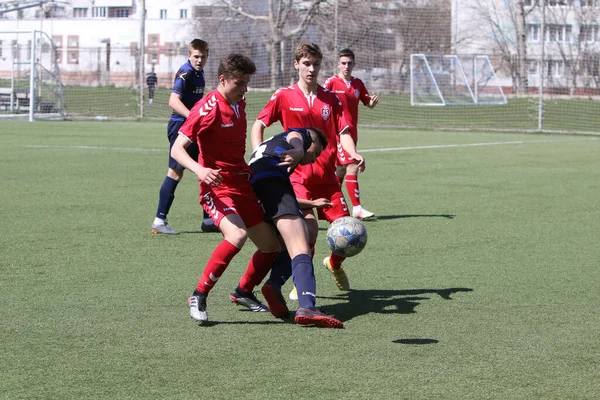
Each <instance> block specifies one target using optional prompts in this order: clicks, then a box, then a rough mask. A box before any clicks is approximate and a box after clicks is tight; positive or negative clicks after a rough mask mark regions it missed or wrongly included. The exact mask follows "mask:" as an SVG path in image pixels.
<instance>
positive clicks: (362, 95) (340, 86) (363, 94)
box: [324, 75, 371, 142]
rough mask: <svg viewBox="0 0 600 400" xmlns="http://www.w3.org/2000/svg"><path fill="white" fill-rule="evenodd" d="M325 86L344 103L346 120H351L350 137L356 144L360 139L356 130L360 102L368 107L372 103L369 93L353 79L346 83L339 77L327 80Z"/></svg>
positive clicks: (361, 84) (361, 83) (360, 82)
mask: <svg viewBox="0 0 600 400" xmlns="http://www.w3.org/2000/svg"><path fill="white" fill-rule="evenodd" d="M324 86H325V88H326V89H328V90H330V91H332V92H333V93H335V94H336V95H337V96H338V97H339V99H340V101H341V102H342V106H343V108H344V112H345V113H346V118H349V121H348V123H349V124H350V127H349V130H350V135H352V138H353V139H354V141H355V142H356V140H357V139H358V138H357V129H356V126H357V125H358V102H359V101H360V102H362V103H363V104H364V105H368V104H369V102H370V101H371V97H370V96H369V91H368V90H367V88H366V86H365V84H364V83H363V81H361V80H360V79H358V78H352V79H351V80H350V81H346V80H344V79H342V78H340V77H339V76H338V75H335V76H332V77H331V78H329V79H327V80H326V81H325V85H324Z"/></svg>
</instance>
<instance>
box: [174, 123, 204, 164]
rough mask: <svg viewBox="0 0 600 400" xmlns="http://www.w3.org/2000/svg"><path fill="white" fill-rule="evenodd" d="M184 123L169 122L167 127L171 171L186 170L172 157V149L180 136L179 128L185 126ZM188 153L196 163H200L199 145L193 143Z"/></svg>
mask: <svg viewBox="0 0 600 400" xmlns="http://www.w3.org/2000/svg"><path fill="white" fill-rule="evenodd" d="M184 122H185V120H183V121H173V120H172V119H171V120H169V125H168V126H167V138H168V139H169V168H171V169H185V168H184V167H183V165H181V164H179V163H178V162H177V161H175V159H174V158H173V157H171V149H172V148H173V143H175V140H176V139H177V136H179V128H181V125H183V123H184ZM187 153H188V154H189V155H190V157H192V158H193V159H194V161H198V153H199V151H198V143H196V142H193V143H190V145H189V146H188V148H187Z"/></svg>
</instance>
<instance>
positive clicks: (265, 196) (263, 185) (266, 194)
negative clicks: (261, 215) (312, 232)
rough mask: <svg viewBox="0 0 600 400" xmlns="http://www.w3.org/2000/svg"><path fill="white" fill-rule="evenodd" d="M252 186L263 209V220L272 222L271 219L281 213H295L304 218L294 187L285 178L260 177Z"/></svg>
mask: <svg viewBox="0 0 600 400" xmlns="http://www.w3.org/2000/svg"><path fill="white" fill-rule="evenodd" d="M252 188H253V189H254V192H255V193H256V197H258V199H259V200H260V202H261V203H262V206H263V208H264V210H265V221H267V222H273V219H275V218H278V217H281V216H283V215H297V216H299V217H302V218H304V214H302V211H300V206H299V205H298V200H296V195H295V194H294V188H293V187H292V184H291V183H290V182H289V181H288V180H287V179H284V178H277V177H273V178H265V179H260V180H258V181H256V182H254V183H253V184H252Z"/></svg>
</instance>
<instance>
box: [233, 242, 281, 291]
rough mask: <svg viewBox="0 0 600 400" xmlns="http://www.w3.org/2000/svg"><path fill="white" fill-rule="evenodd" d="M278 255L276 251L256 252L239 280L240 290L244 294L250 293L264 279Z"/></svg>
mask: <svg viewBox="0 0 600 400" xmlns="http://www.w3.org/2000/svg"><path fill="white" fill-rule="evenodd" d="M278 254H279V252H278V251H275V252H272V253H263V252H261V251H258V250H257V251H256V252H255V253H254V255H253V256H252V258H251V259H250V262H249V263H248V268H247V269H246V272H245V273H244V276H242V279H240V284H239V286H240V289H242V290H243V291H244V292H246V293H252V291H253V290H254V288H255V287H256V286H258V285H259V284H260V283H261V282H262V281H263V279H265V277H266V276H267V274H268V273H269V271H270V270H271V267H272V266H273V261H275V258H277V255H278Z"/></svg>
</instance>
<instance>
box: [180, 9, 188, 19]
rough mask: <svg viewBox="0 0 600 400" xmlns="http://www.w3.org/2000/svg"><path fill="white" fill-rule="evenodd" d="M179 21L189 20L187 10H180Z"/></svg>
mask: <svg viewBox="0 0 600 400" xmlns="http://www.w3.org/2000/svg"><path fill="white" fill-rule="evenodd" d="M179 19H187V8H181V9H180V10H179Z"/></svg>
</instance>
